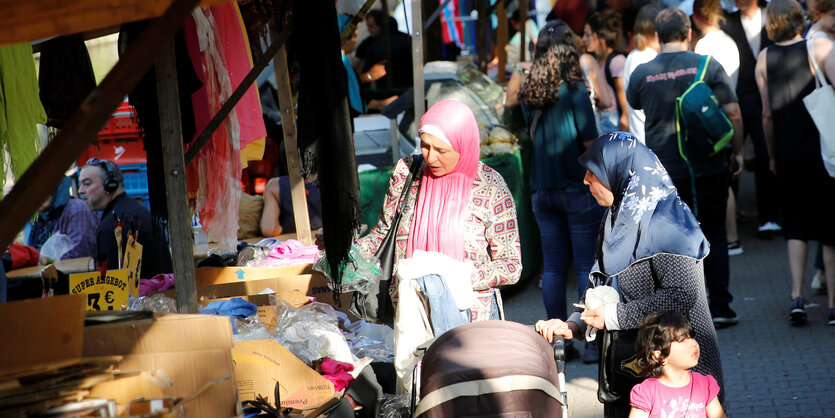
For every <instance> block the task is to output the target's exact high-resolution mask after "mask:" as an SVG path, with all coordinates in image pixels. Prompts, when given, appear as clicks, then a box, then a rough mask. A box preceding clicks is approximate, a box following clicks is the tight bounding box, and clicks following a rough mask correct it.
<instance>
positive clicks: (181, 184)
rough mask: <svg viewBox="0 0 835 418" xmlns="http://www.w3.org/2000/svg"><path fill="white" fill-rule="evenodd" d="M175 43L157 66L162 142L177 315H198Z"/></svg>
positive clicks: (155, 67)
mask: <svg viewBox="0 0 835 418" xmlns="http://www.w3.org/2000/svg"><path fill="white" fill-rule="evenodd" d="M174 54H175V51H174V43H173V42H169V43H168V46H167V47H165V48H164V49H163V51H162V56H161V57H160V58H159V60H158V61H157V63H156V64H155V65H154V69H155V70H156V76H157V102H158V103H159V126H160V130H161V132H160V133H161V136H160V137H161V138H162V166H163V168H164V169H165V197H166V201H167V204H168V230H169V232H170V236H171V262H172V263H171V264H172V265H173V267H174V284H175V286H176V287H177V312H180V313H197V286H196V285H195V282H194V253H193V251H194V250H193V248H192V245H193V244H194V237H193V236H192V231H193V229H192V227H191V217H190V216H189V211H188V189H187V188H186V165H185V160H184V159H183V129H182V126H181V123H180V99H179V98H180V95H179V93H178V86H177V61H176V55H174Z"/></svg>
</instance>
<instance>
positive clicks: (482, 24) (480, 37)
mask: <svg viewBox="0 0 835 418" xmlns="http://www.w3.org/2000/svg"><path fill="white" fill-rule="evenodd" d="M476 7H478V20H476V22H475V43H476V48H477V49H478V69H479V70H481V72H482V73H484V74H487V60H488V59H489V57H490V54H488V53H487V28H489V27H490V15H489V14H488V13H487V0H476Z"/></svg>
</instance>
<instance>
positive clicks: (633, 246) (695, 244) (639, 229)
mask: <svg viewBox="0 0 835 418" xmlns="http://www.w3.org/2000/svg"><path fill="white" fill-rule="evenodd" d="M580 164H582V165H583V166H584V167H586V169H588V170H589V171H591V172H592V174H594V175H595V176H596V177H597V178H598V179H600V182H601V183H603V185H604V186H606V188H607V189H609V190H610V191H611V192H612V194H613V195H614V197H615V199H614V204H613V205H612V206H611V207H610V208H609V209H608V210H607V211H606V215H605V216H604V219H603V224H602V225H601V227H600V236H599V237H598V240H597V253H596V256H595V258H596V265H595V266H594V267H593V268H592V271H593V272H594V271H599V272H601V273H603V274H604V275H606V276H615V275H617V274H618V273H620V272H622V271H623V270H626V268H627V267H629V266H630V265H631V264H632V263H634V262H636V261H639V260H642V259H645V258H649V257H652V256H655V255H657V254H661V253H667V254H678V255H684V256H688V257H693V258H696V259H703V258H704V257H706V256H707V254H708V252H709V248H710V246H709V244H708V242H707V239H705V236H704V234H703V233H702V229H701V228H700V227H699V223H698V221H696V218H695V217H694V216H693V213H692V212H690V208H689V207H688V206H687V204H685V203H684V202H682V201H681V199H679V197H678V192H677V191H676V188H675V186H673V182H672V180H671V179H670V176H669V175H668V174H667V170H666V169H664V166H663V165H662V164H661V161H659V160H658V157H656V156H655V154H654V153H653V152H652V151H651V150H650V149H649V148H647V147H646V146H645V145H644V144H642V143H641V142H640V141H638V139H637V138H635V136H633V135H632V134H630V133H626V132H613V133H611V134H606V135H603V136H601V137H600V138H598V139H597V140H596V141H594V143H592V144H591V146H589V148H588V149H587V150H586V152H585V153H583V155H582V156H580Z"/></svg>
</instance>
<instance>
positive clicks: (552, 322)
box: [534, 319, 574, 343]
mask: <svg viewBox="0 0 835 418" xmlns="http://www.w3.org/2000/svg"><path fill="white" fill-rule="evenodd" d="M534 328H535V329H536V332H538V333H540V334H542V336H543V337H545V339H546V340H548V342H549V343H551V342H554V335H562V337H563V338H565V339H566V340H570V339H572V338H573V337H574V333H573V332H572V331H571V328H569V327H568V324H567V323H565V322H563V321H562V320H561V319H549V320H547V321H541V320H540V321H537V322H536V325H534Z"/></svg>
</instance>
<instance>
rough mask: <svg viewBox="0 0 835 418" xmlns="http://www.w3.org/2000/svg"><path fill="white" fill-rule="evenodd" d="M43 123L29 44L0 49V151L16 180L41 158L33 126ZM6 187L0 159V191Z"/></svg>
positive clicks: (33, 61) (42, 110)
mask: <svg viewBox="0 0 835 418" xmlns="http://www.w3.org/2000/svg"><path fill="white" fill-rule="evenodd" d="M38 123H46V112H45V111H44V109H43V105H42V104H41V100H40V98H39V97H38V74H37V71H36V70H35V60H34V59H33V58H32V45H31V44H29V43H28V42H24V43H20V44H15V45H8V46H4V47H2V48H0V149H2V150H6V151H8V153H9V156H10V159H11V171H12V174H14V177H15V178H19V177H20V176H21V175H22V174H23V172H24V171H26V169H27V168H29V165H30V164H32V162H33V161H35V158H37V157H38V154H40V152H41V149H42V148H43V147H42V144H41V142H40V138H39V136H38V127H37V125H36V124H38ZM5 183H6V159H5V158H0V189H2V187H3V186H4V185H5Z"/></svg>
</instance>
